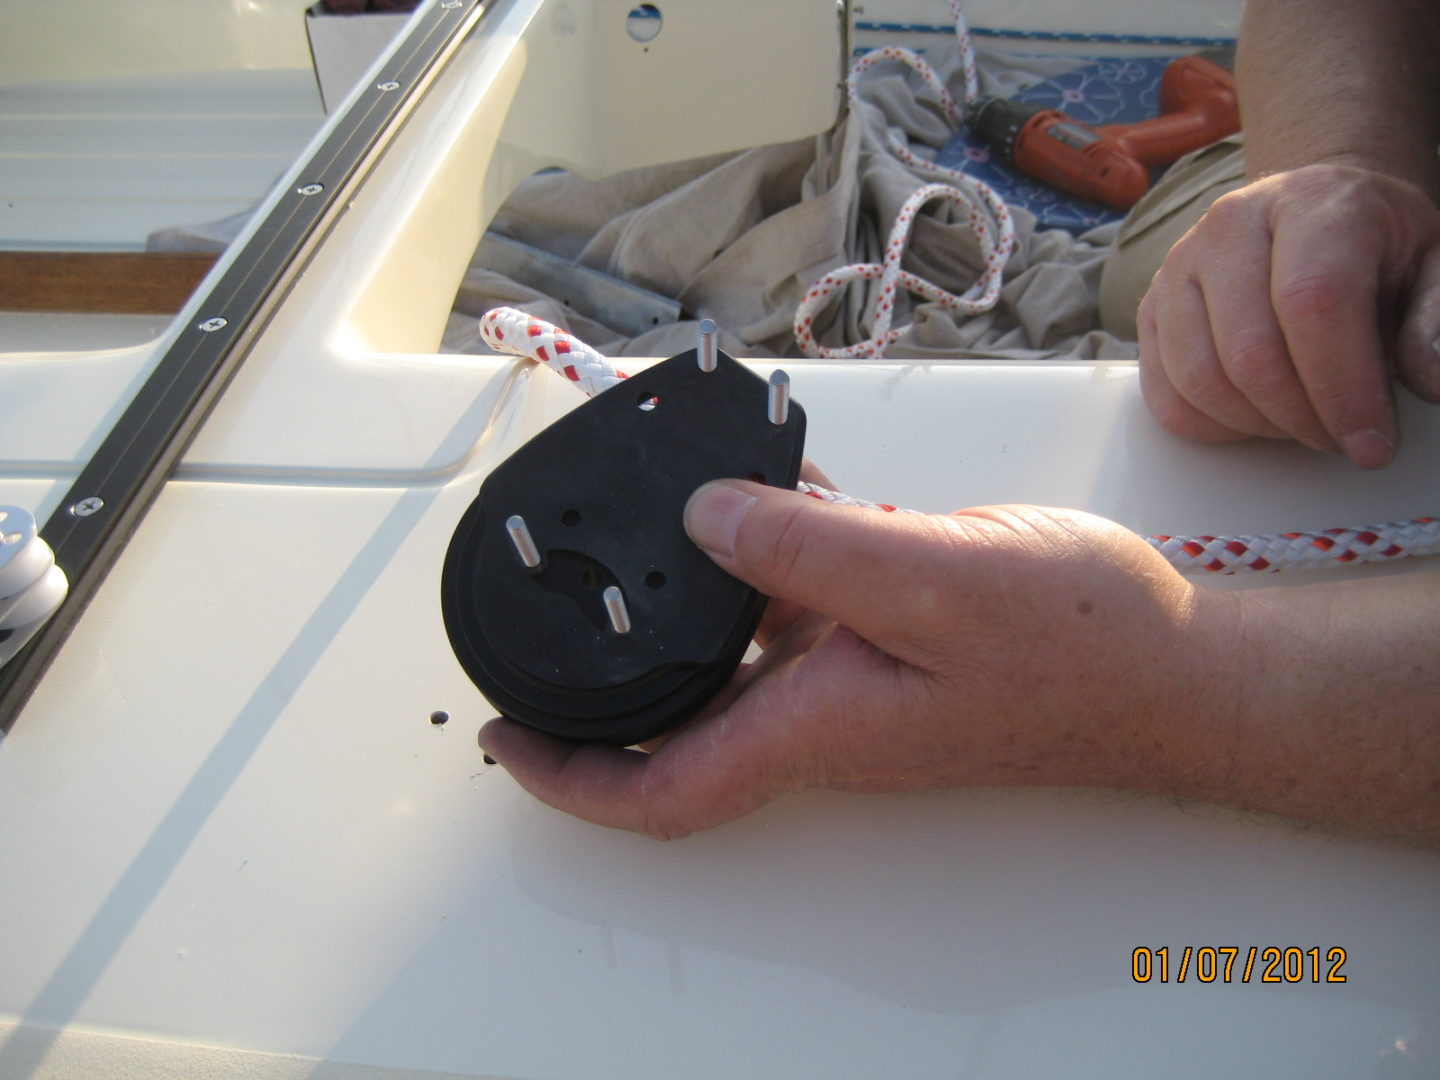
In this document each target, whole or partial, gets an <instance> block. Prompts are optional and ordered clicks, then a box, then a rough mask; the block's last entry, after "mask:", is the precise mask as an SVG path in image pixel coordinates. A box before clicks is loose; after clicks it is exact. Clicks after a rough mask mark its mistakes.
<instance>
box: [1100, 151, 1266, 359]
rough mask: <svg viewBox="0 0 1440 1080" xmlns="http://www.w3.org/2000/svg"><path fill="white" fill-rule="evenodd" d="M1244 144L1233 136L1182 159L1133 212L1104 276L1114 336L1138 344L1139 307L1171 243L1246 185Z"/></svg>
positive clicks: (1104, 300) (1104, 312)
mask: <svg viewBox="0 0 1440 1080" xmlns="http://www.w3.org/2000/svg"><path fill="white" fill-rule="evenodd" d="M1242 146H1243V136H1241V135H1232V136H1230V137H1229V138H1228V139H1221V140H1220V141H1219V142H1217V143H1212V144H1211V145H1209V146H1207V147H1205V148H1204V149H1202V150H1197V151H1195V152H1194V153H1193V154H1190V155H1189V156H1187V157H1183V158H1181V159H1180V160H1179V161H1177V162H1176V163H1175V164H1174V165H1172V166H1170V168H1169V169H1167V170H1166V171H1165V174H1164V175H1163V176H1161V177H1160V179H1159V181H1158V182H1157V183H1156V184H1155V186H1154V187H1153V188H1151V189H1150V190H1149V192H1147V193H1146V195H1145V197H1144V198H1143V199H1141V200H1140V201H1139V202H1138V203H1136V204H1135V205H1134V207H1132V208H1131V210H1130V213H1129V214H1128V215H1127V216H1126V218H1125V221H1124V222H1123V223H1122V224H1121V226H1120V233H1119V235H1118V236H1117V237H1116V240H1115V244H1114V246H1113V247H1112V248H1111V249H1110V253H1109V255H1108V256H1106V259H1105V269H1104V272H1103V274H1102V276H1101V278H1100V325H1101V326H1102V327H1104V328H1105V329H1106V330H1108V331H1109V332H1110V333H1112V334H1114V335H1115V336H1116V337H1119V338H1126V339H1127V340H1130V341H1134V340H1135V336H1136V335H1135V309H1136V308H1137V307H1139V305H1140V300H1141V298H1142V297H1144V295H1145V290H1146V289H1148V288H1149V287H1150V279H1151V278H1152V277H1154V276H1155V271H1156V270H1159V269H1160V264H1161V263H1162V262H1164V261H1165V255H1166V254H1167V253H1168V252H1169V251H1170V248H1171V245H1173V244H1174V243H1175V241H1176V240H1179V239H1180V237H1182V236H1184V235H1185V234H1186V233H1187V232H1189V231H1190V227H1191V226H1192V225H1194V224H1195V223H1196V222H1197V221H1199V220H1200V217H1201V215H1203V214H1204V213H1205V211H1206V210H1207V209H1209V207H1210V204H1211V203H1212V202H1214V201H1215V200H1216V199H1218V198H1219V197H1220V196H1221V195H1224V194H1225V193H1226V192H1230V191H1234V190H1235V189H1236V188H1238V187H1242V186H1244V184H1245V155H1244V153H1243V152H1242Z"/></svg>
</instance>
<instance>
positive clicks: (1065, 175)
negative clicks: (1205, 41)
mask: <svg viewBox="0 0 1440 1080" xmlns="http://www.w3.org/2000/svg"><path fill="white" fill-rule="evenodd" d="M1234 55H1235V53H1234V50H1233V49H1212V50H1208V51H1206V52H1199V53H1194V54H1192V55H1190V56H1182V57H1180V58H1179V59H1178V60H1173V61H1171V62H1170V63H1169V64H1168V65H1166V68H1165V74H1164V75H1162V76H1161V78H1160V115H1159V116H1156V117H1154V118H1153V119H1150V120H1142V121H1141V122H1140V123H1138V124H1109V125H1107V126H1105V127H1096V128H1092V127H1088V126H1086V125H1085V124H1081V123H1079V122H1078V121H1075V120H1072V119H1070V117H1068V116H1066V115H1065V114H1064V113H1062V112H1057V111H1056V110H1054V109H1047V108H1045V107H1043V106H1041V105H1035V104H1032V103H1028V102H1023V101H1006V100H1003V99H1001V98H979V99H977V100H976V101H975V103H974V104H973V105H972V106H971V107H970V114H969V124H970V129H971V130H972V131H973V132H975V134H976V135H977V136H979V137H980V138H981V139H983V140H985V142H987V143H989V144H990V145H991V146H992V147H993V148H994V149H995V150H997V151H998V152H999V154H1000V155H1001V157H1003V158H1004V159H1005V160H1006V161H1007V162H1008V163H1010V164H1011V165H1013V166H1014V167H1015V168H1017V169H1019V170H1020V171H1021V172H1023V173H1025V174H1026V175H1027V176H1033V177H1035V178H1036V179H1038V180H1044V181H1045V182H1046V183H1049V184H1053V185H1054V186H1055V187H1057V188H1059V189H1060V190H1062V191H1067V192H1069V193H1070V194H1072V195H1076V196H1078V197H1079V198H1082V199H1088V200H1090V201H1091V202H1099V203H1104V204H1105V205H1106V206H1112V207H1114V208H1115V209H1116V210H1128V209H1129V208H1130V207H1132V206H1134V205H1135V203H1136V202H1137V201H1139V199H1140V196H1142V195H1144V194H1145V192H1146V191H1148V190H1149V188H1150V172H1149V170H1150V169H1151V168H1152V167H1154V166H1158V165H1169V164H1170V163H1171V162H1172V161H1174V160H1176V159H1177V158H1179V157H1183V156H1184V155H1185V154H1188V153H1189V152H1190V151H1192V150H1198V149H1200V147H1202V146H1207V145H1208V144H1210V143H1212V142H1214V141H1215V140H1216V139H1221V138H1224V137H1225V136H1226V135H1233V134H1234V133H1235V132H1237V131H1239V130H1240V107H1239V104H1238V103H1237V101H1236V97H1235V78H1234V76H1233V75H1232V74H1231V72H1232V69H1233V67H1234Z"/></svg>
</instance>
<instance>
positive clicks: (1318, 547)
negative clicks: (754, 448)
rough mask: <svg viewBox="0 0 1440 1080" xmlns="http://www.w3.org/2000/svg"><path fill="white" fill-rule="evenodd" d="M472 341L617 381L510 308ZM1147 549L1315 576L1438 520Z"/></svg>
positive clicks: (552, 331)
mask: <svg viewBox="0 0 1440 1080" xmlns="http://www.w3.org/2000/svg"><path fill="white" fill-rule="evenodd" d="M480 334H481V336H482V337H483V338H484V339H485V342H486V344H488V345H489V346H490V347H491V348H493V349H495V350H496V351H497V352H504V353H510V354H513V355H515V356H524V357H529V358H530V359H532V360H534V361H536V362H537V363H541V364H544V365H545V366H547V367H549V368H550V369H551V370H552V371H555V372H557V373H559V374H561V375H563V376H565V378H567V379H569V380H570V381H571V382H573V383H575V384H576V385H577V386H579V387H580V389H581V390H583V391H585V393H586V394H587V395H588V396H590V397H594V396H595V395H596V394H598V393H600V392H601V391H603V390H608V389H609V388H610V387H612V386H614V385H615V384H616V383H618V382H620V381H621V380H623V379H625V378H626V377H627V376H626V375H625V373H624V372H622V371H619V370H617V369H616V368H615V366H614V365H613V364H611V363H610V361H609V360H607V359H606V358H605V357H604V356H602V355H601V354H600V353H598V352H596V351H595V350H594V349H592V348H591V347H590V346H588V345H586V344H585V343H584V342H583V341H581V340H580V339H579V338H576V337H573V336H572V335H570V334H568V333H566V332H565V331H564V330H561V329H560V328H559V327H558V326H554V325H552V324H551V323H548V322H545V321H544V320H543V319H537V318H535V317H534V316H533V315H527V314H526V313H525V312H523V311H517V310H516V309H514V308H495V309H494V310H493V311H489V312H486V313H485V315H483V316H482V317H481V319H480ZM796 490H797V491H800V492H802V493H804V494H806V495H809V496H810V497H811V498H815V499H822V500H824V501H825V502H833V503H839V504H841V505H844V506H863V507H866V508H868V509H871V510H883V511H886V512H888V513H896V514H915V513H920V512H921V511H917V510H905V509H901V508H900V507H897V506H892V505H890V504H889V503H876V502H870V501H869V500H866V499H857V498H855V497H854V496H852V495H845V494H842V493H841V492H838V491H831V490H829V489H828V488H823V487H820V486H819V485H818V484H808V483H804V482H802V483H800V484H797V485H796ZM1145 539H1146V540H1147V541H1148V542H1149V544H1150V546H1151V547H1153V548H1155V550H1157V551H1158V552H1160V554H1162V555H1164V556H1165V558H1166V559H1167V560H1168V561H1169V563H1170V565H1171V566H1173V567H1174V568H1175V569H1176V570H1178V571H1180V573H1182V574H1235V573H1241V572H1247V571H1257V572H1258V571H1268V572H1274V571H1277V570H1316V569H1324V568H1326V567H1339V566H1353V565H1358V564H1360V563H1372V562H1390V561H1393V560H1395V559H1401V558H1405V557H1406V556H1410V555H1435V554H1440V519H1437V518H1433V517H1420V518H1411V519H1410V520H1408V521H1388V522H1384V523H1383V524H1380V525H1365V526H1361V527H1359V528H1349V529H1322V530H1320V531H1318V532H1287V533H1275V534H1271V535H1266V536H1147V537H1146V538H1145Z"/></svg>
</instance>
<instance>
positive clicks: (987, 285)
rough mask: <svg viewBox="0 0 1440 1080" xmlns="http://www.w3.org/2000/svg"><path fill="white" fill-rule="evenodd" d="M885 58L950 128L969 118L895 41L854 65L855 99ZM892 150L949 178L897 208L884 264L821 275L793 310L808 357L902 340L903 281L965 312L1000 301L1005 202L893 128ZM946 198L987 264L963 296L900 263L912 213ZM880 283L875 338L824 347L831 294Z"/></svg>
mask: <svg viewBox="0 0 1440 1080" xmlns="http://www.w3.org/2000/svg"><path fill="white" fill-rule="evenodd" d="M950 13H951V15H952V16H953V17H954V19H955V33H956V36H957V38H958V39H959V45H960V51H961V56H962V64H963V68H964V73H965V95H966V103H967V104H968V103H969V102H970V101H973V100H974V99H975V97H976V96H977V95H978V94H979V81H978V76H977V75H976V70H975V55H974V50H973V49H972V48H971V45H970V30H969V27H968V26H967V25H966V23H965V18H964V15H963V14H962V13H961V11H960V4H959V0H951V4H950ZM884 60H898V61H900V62H901V63H904V64H906V65H908V66H909V67H911V68H912V69H913V70H914V71H915V72H916V73H917V74H919V76H920V78H921V79H922V80H923V81H924V83H925V85H926V86H928V87H929V88H930V90H931V91H932V92H933V93H934V95H935V97H936V99H937V100H938V101H939V103H940V107H941V109H942V110H943V111H944V113H945V118H946V119H947V120H948V121H949V122H950V124H951V126H952V127H955V128H959V127H960V126H961V125H962V124H964V122H965V110H964V109H963V108H962V107H961V106H960V105H959V104H957V103H956V101H955V98H954V96H953V95H952V94H951V93H950V92H949V90H947V89H946V88H945V84H944V83H943V82H941V80H940V77H939V76H938V75H937V74H936V73H935V69H934V68H932V67H931V66H930V65H929V64H928V63H926V62H925V61H924V60H923V59H921V58H920V57H919V56H918V55H916V54H915V53H913V52H911V51H910V50H909V49H902V48H899V47H895V46H891V47H887V48H883V49H876V50H873V51H872V52H869V53H866V54H865V55H864V56H863V57H861V58H860V60H859V61H857V62H856V64H855V66H854V67H853V68H852V69H851V70H850V75H849V77H848V78H847V79H846V87H847V92H848V94H849V98H850V102H851V104H852V105H853V104H855V103H857V102H859V100H860V89H859V77H860V75H861V73H863V72H865V71H867V70H869V69H870V68H872V67H874V66H875V65H876V64H878V63H880V62H881V61H884ZM889 141H890V150H891V152H892V153H894V154H895V156H896V157H897V158H899V159H900V160H901V161H903V162H904V163H905V164H906V165H908V166H910V167H911V168H912V169H915V170H916V171H919V172H924V173H929V174H931V175H935V176H940V177H942V178H943V179H945V180H946V181H948V182H947V183H943V184H927V185H925V186H924V187H921V188H920V189H919V190H917V191H915V192H914V193H913V194H912V195H911V196H910V197H909V198H908V199H906V200H905V202H904V204H902V206H901V207H900V211H899V213H897V214H896V216H895V223H894V224H893V225H892V226H891V229H890V236H889V239H888V241H887V243H886V245H885V256H884V262H882V263H851V264H850V265H848V266H842V267H839V268H837V269H835V270H832V271H831V272H830V273H828V274H826V275H825V276H824V277H822V278H821V279H820V280H819V281H817V282H816V283H815V284H814V285H813V286H812V287H811V288H810V291H809V292H808V293H806V295H805V297H804V299H802V300H801V301H800V303H799V305H798V306H797V307H796V309H795V320H794V332H795V341H796V343H797V344H798V345H799V347H800V351H801V352H802V353H804V354H805V355H806V356H809V357H818V358H824V359H827V360H849V359H854V358H856V357H865V358H872V359H879V358H882V357H884V355H885V351H886V350H887V349H888V348H889V347H890V346H891V345H893V344H894V343H895V342H896V341H898V340H899V339H900V338H901V337H902V336H903V335H904V334H905V332H906V331H907V330H908V329H909V326H900V327H894V326H893V325H892V324H893V322H894V318H895V298H896V293H897V291H898V290H899V289H900V288H901V287H903V288H904V289H905V290H906V291H907V292H910V293H914V294H915V295H917V296H922V297H924V298H925V299H927V300H930V301H932V302H934V303H937V304H939V305H941V306H942V307H944V308H945V309H946V310H947V311H953V312H955V313H956V314H960V315H967V316H970V315H980V314H983V313H984V312H986V311H989V310H990V309H991V308H993V307H994V306H995V304H996V303H997V302H998V301H999V299H1000V287H1001V285H1002V284H1003V275H1004V271H1005V264H1006V263H1007V262H1009V261H1010V256H1011V254H1012V253H1013V252H1014V251H1015V244H1016V238H1015V223H1014V221H1013V220H1012V219H1011V217H1010V210H1009V207H1007V206H1006V205H1005V200H1003V199H1002V198H1000V196H999V195H997V194H996V193H995V191H994V189H993V188H991V187H990V186H989V185H987V184H984V183H981V182H980V181H978V180H976V179H974V178H973V177H970V176H966V175H965V174H964V173H961V172H957V171H956V170H954V169H948V168H945V167H944V166H942V165H936V164H935V163H934V162H932V161H926V160H925V159H924V158H922V157H920V156H919V155H917V154H916V153H915V152H914V151H912V150H911V149H910V147H909V146H907V145H906V144H905V142H904V140H902V139H901V138H900V137H899V136H898V135H897V134H896V133H895V132H894V131H891V132H889ZM938 200H945V201H948V202H951V203H954V204H955V205H957V206H959V207H960V208H962V209H963V210H965V211H966V214H967V221H966V224H967V225H968V227H969V229H970V232H971V234H972V235H973V236H974V237H975V240H976V243H977V244H978V245H979V248H980V257H981V260H982V262H983V267H982V269H981V271H980V276H979V277H978V278H977V279H976V280H975V283H974V284H973V285H972V286H971V287H970V288H969V289H967V290H966V291H965V292H964V293H963V294H961V295H959V296H957V295H955V294H954V293H952V292H950V291H949V290H947V289H942V288H941V287H940V286H938V285H935V284H933V283H932V282H929V281H926V280H925V279H924V278H921V277H919V276H917V275H915V274H912V273H910V272H909V271H906V270H902V269H901V266H900V263H901V260H902V259H904V257H905V248H906V247H907V246H908V244H909V242H910V233H911V230H912V229H913V227H914V223H915V216H916V215H917V214H918V213H919V212H920V210H921V209H922V208H923V207H924V206H926V205H927V204H929V203H931V202H935V201H938ZM857 280H865V281H879V282H880V290H879V292H878V293H877V294H876V298H875V310H874V316H873V322H872V324H871V327H870V337H868V338H867V339H865V340H864V341H861V342H859V343H857V344H855V345H847V346H843V347H840V348H834V347H830V346H825V345H821V344H820V343H819V341H818V340H817V339H816V337H815V319H816V317H817V316H818V315H819V314H820V312H821V311H822V310H824V308H825V305H826V304H827V303H828V302H829V300H830V298H831V297H832V296H833V295H834V294H835V293H836V292H837V291H839V290H840V289H841V288H843V287H844V286H846V285H849V284H850V283H851V282H852V281H857Z"/></svg>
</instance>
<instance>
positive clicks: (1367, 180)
mask: <svg viewBox="0 0 1440 1080" xmlns="http://www.w3.org/2000/svg"><path fill="white" fill-rule="evenodd" d="M1137 324H1138V328H1139V336H1140V375H1141V385H1142V388H1143V390H1144V394H1145V400H1146V402H1147V404H1148V405H1149V406H1150V410H1151V412H1152V413H1153V414H1154V415H1155V417H1156V418H1157V419H1158V420H1159V422H1160V423H1161V425H1162V426H1163V427H1164V428H1165V429H1166V430H1167V431H1170V432H1171V433H1172V434H1175V435H1179V436H1182V437H1184V438H1190V439H1198V440H1204V441H1219V440H1225V439H1238V438H1244V437H1246V436H1252V435H1259V436H1265V437H1268V438H1275V439H1282V438H1291V439H1296V440H1298V441H1300V442H1301V443H1303V444H1305V445H1306V446H1309V447H1311V448H1313V449H1317V450H1326V451H1333V452H1341V453H1344V454H1345V455H1346V456H1347V457H1349V458H1350V459H1351V460H1352V461H1354V462H1355V464H1357V465H1360V466H1362V467H1364V468H1377V467H1379V466H1382V465H1385V464H1387V463H1388V462H1389V461H1390V459H1391V458H1392V457H1393V456H1394V452H1395V447H1396V443H1397V441H1398V430H1397V427H1396V421H1395V403H1394V397H1393V393H1392V389H1391V378H1392V375H1394V374H1396V373H1398V374H1399V376H1400V378H1401V380H1402V381H1403V382H1404V383H1405V384H1406V385H1407V386H1408V387H1409V388H1410V390H1411V391H1413V392H1414V393H1415V394H1417V395H1418V396H1419V397H1421V398H1423V399H1425V400H1427V401H1431V402H1437V403H1440V353H1437V351H1436V343H1437V339H1440V210H1437V209H1436V207H1435V205H1434V203H1433V202H1431V200H1430V199H1429V198H1427V197H1426V196H1425V195H1424V193H1422V192H1421V191H1420V189H1418V188H1416V187H1414V186H1413V185H1411V184H1408V183H1405V182H1404V181H1402V180H1398V179H1395V178H1393V177H1390V176H1387V175H1384V174H1382V173H1377V172H1370V171H1367V170H1364V169H1358V168H1352V167H1349V166H1343V165H1310V166H1306V167H1304V168H1300V169H1295V170H1293V171H1291V172H1285V173H1278V174H1276V175H1273V176H1270V177H1267V178H1265V179H1263V180H1258V181H1256V182H1254V183H1252V184H1249V185H1247V186H1246V187H1243V188H1241V189H1240V190H1238V191H1234V192H1231V193H1230V194H1228V195H1225V196H1223V197H1222V198H1220V199H1217V200H1216V201H1215V203H1214V205H1213V206H1211V207H1210V209H1209V210H1208V211H1207V212H1206V214H1205V216H1204V217H1202V218H1201V219H1200V221H1199V222H1198V223H1197V224H1196V225H1195V227H1194V228H1193V229H1191V230H1190V232H1188V233H1187V234H1186V235H1185V236H1184V237H1182V238H1181V239H1180V240H1179V241H1178V242H1177V243H1176V244H1175V246H1174V248H1172V249H1171V251H1170V254H1169V255H1168V256H1167V257H1166V260H1165V262H1164V264H1163V265H1162V266H1161V268H1160V270H1159V271H1158V272H1157V273H1156V275H1155V278H1154V280H1153V281H1152V283H1151V286H1150V290H1149V292H1147V293H1146V295H1145V298H1144V299H1143V300H1142V301H1141V303H1140V309H1139V312H1138V314H1137Z"/></svg>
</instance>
